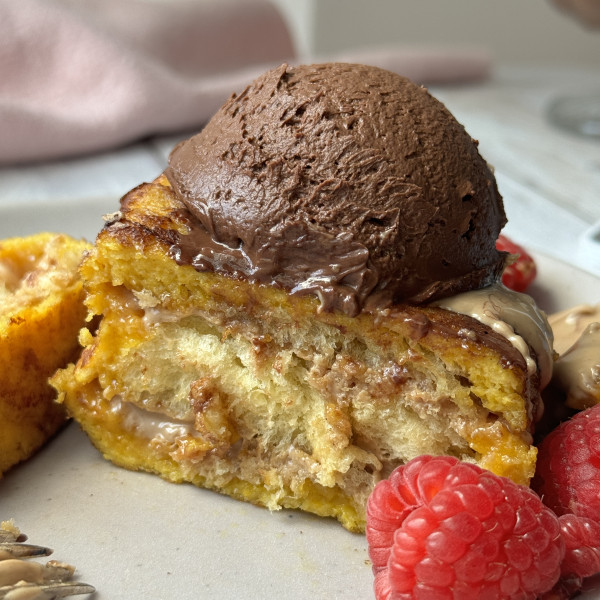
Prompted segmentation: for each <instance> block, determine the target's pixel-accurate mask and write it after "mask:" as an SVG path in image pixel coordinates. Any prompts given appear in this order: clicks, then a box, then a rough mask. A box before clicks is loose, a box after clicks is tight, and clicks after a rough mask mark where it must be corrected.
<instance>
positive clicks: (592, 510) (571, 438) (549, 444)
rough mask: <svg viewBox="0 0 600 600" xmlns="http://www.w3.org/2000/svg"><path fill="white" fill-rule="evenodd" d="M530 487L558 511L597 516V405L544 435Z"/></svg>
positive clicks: (599, 443)
mask: <svg viewBox="0 0 600 600" xmlns="http://www.w3.org/2000/svg"><path fill="white" fill-rule="evenodd" d="M531 487H532V488H533V489H534V490H535V491H536V492H537V493H538V494H539V495H540V496H541V498H542V499H543V501H544V504H546V506H549V507H550V508H551V509H552V510H553V511H554V512H555V513H556V514H557V515H564V514H567V513H573V514H575V515H577V516H579V517H587V518H590V519H594V520H598V519H600V405H596V406H594V407H592V408H588V409H586V410H584V411H582V412H579V413H577V414H575V415H574V416H573V417H572V418H571V419H569V420H568V421H565V422H564V423H562V424H561V425H559V426H558V427H557V428H556V429H554V430H553V431H551V432H550V433H549V434H548V435H547V436H546V437H545V438H544V440H543V441H542V443H541V444H540V445H539V448H538V458H537V465H536V473H535V477H534V478H533V481H532V482H531Z"/></svg>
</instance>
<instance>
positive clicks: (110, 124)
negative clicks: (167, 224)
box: [0, 0, 600, 275]
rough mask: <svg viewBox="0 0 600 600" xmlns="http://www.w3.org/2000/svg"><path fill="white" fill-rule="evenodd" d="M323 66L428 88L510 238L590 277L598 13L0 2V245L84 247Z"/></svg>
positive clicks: (598, 181) (364, 5)
mask: <svg viewBox="0 0 600 600" xmlns="http://www.w3.org/2000/svg"><path fill="white" fill-rule="evenodd" d="M326 60H344V61H349V62H363V63H367V64H373V65H377V66H381V67H384V68H388V69H391V70H393V71H396V72H398V73H400V74H402V75H406V76H408V77H409V78H411V79H413V80H414V81H416V82H417V83H420V84H423V85H426V86H427V87H428V88H429V90H430V91H431V92H432V93H433V95H434V96H436V97H437V98H439V99H440V100H441V101H442V102H444V103H445V104H446V106H447V107H448V108H449V109H450V111H451V112H452V113H453V114H454V115H455V116H456V117H457V119H458V120H459V121H460V122H461V123H462V124H463V125H464V126H465V128H466V129H467V131H468V132H469V133H470V134H471V136H472V137H473V138H475V139H477V140H478V141H479V148H480V151H481V154H482V155H483V156H484V157H485V158H486V160H487V161H488V162H489V163H490V164H491V165H493V167H494V168H495V172H496V177H497V179H498V182H499V186H500V190H501V192H502V194H503V196H504V199H505V206H506V210H507V214H508V218H509V224H508V226H507V230H506V233H508V234H511V235H513V236H514V237H515V238H517V240H518V241H522V242H524V243H526V244H527V245H528V247H529V248H532V249H540V250H541V251H543V252H544V253H546V254H550V255H552V256H554V257H557V258H560V259H561V260H562V259H566V260H568V261H570V262H572V263H574V264H576V265H577V266H580V267H582V268H585V269H588V270H591V271H592V272H594V273H597V274H598V275H600V0H526V1H523V0H451V1H449V0H19V1H18V2H15V1H14V0H0V75H1V77H0V124H1V128H0V190H1V194H0V237H8V236H10V235H23V234H26V233H32V232H34V231H36V230H39V229H40V228H45V229H55V230H56V229H60V230H62V231H65V232H67V233H72V234H80V235H85V236H87V237H89V238H93V237H94V236H95V233H96V232H97V230H98V229H99V227H101V225H102V220H101V215H102V214H103V213H107V212H113V211H114V210H116V208H117V207H118V199H119V198H120V197H121V196H122V195H124V194H125V193H126V192H127V191H128V190H130V189H131V188H133V187H135V186H137V185H138V184H139V183H141V182H143V181H148V180H151V179H153V178H154V177H156V176H157V175H158V174H160V173H161V172H162V170H164V168H165V167H166V165H167V162H168V157H169V153H170V151H171V150H172V148H173V147H174V145H175V144H176V143H177V142H178V141H180V140H181V139H184V138H186V137H189V136H190V135H193V134H194V133H196V132H198V131H199V130H200V129H201V128H202V127H203V126H204V124H205V123H206V122H207V120H208V119H209V118H210V117H211V116H212V115H213V114H214V112H215V111H216V110H217V109H218V107H219V106H220V105H221V104H222V103H223V102H224V101H225V99H226V98H227V97H229V96H230V95H231V94H232V93H234V92H236V93H239V92H240V91H241V90H243V89H244V87H245V86H246V85H247V84H248V83H249V82H250V81H251V80H252V79H254V78H255V77H256V76H257V75H259V74H260V73H262V72H263V71H264V70H266V69H267V68H271V67H274V66H277V65H280V64H281V63H283V62H290V63H298V62H316V61H326ZM572 97H575V98H572ZM565 114H566V116H565ZM582 114H584V115H585V119H584V120H583V121H582V120H581V119H580V117H581V115H582ZM574 119H575V120H577V121H578V123H581V122H583V123H584V126H585V129H586V130H585V132H583V131H582V130H581V126H580V125H577V127H579V129H577V128H575V127H572V126H571V124H572V122H573V120H574ZM24 207H35V210H34V211H31V210H29V208H27V209H26V210H27V211H28V212H27V217H28V218H26V219H25V218H23V211H24ZM57 207H60V209H59V210H57Z"/></svg>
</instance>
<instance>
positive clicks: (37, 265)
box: [0, 233, 90, 475]
mask: <svg viewBox="0 0 600 600" xmlns="http://www.w3.org/2000/svg"><path fill="white" fill-rule="evenodd" d="M89 247H90V244H88V243H87V242H84V241H79V240H75V239H73V238H71V237H69V236H66V235H59V234H52V233H40V234H36V235H33V236H29V237H23V238H12V239H8V240H4V241H2V242H0V371H1V372H2V377H0V475H1V474H2V473H4V472H5V471H6V470H7V469H8V468H9V467H12V466H13V465H15V464H17V463H19V462H21V461H22V460H25V459H26V458H28V457H29V456H31V455H32V454H33V453H34V452H35V451H36V450H37V449H38V448H40V447H41V446H42V445H43V444H44V442H45V441H46V440H47V439H48V438H49V437H50V436H52V435H53V434H54V433H55V432H56V431H57V430H58V428H59V427H60V426H61V425H62V424H63V423H64V422H65V420H66V411H65V409H64V407H63V406H60V405H59V404H57V403H56V402H55V398H56V391H55V390H54V389H53V388H52V387H51V386H50V385H49V384H48V378H49V377H50V375H52V374H53V373H54V371H56V369H58V368H59V367H64V366H65V365H67V364H68V363H69V362H70V361H72V360H74V359H75V358H76V356H77V353H78V352H79V350H80V347H79V343H78V332H79V330H80V329H81V327H83V325H84V324H85V316H86V308H85V306H84V304H83V286H82V282H81V279H80V278H79V271H78V267H79V263H80V262H81V259H82V256H83V253H84V251H85V250H86V249H88V248H89Z"/></svg>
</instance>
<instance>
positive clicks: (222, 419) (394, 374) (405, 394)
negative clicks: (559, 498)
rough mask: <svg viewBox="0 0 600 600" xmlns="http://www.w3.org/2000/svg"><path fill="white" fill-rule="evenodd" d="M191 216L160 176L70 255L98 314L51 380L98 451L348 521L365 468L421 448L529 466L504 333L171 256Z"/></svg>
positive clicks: (524, 395) (370, 471) (371, 477)
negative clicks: (73, 360)
mask: <svg viewBox="0 0 600 600" xmlns="http://www.w3.org/2000/svg"><path fill="white" fill-rule="evenodd" d="M189 219H190V216H189V213H188V212H187V210H186V207H185V205H184V204H183V203H182V201H181V200H180V199H179V198H178V196H177V195H176V194H175V193H174V191H173V189H172V187H171V186H170V184H169V182H168V180H167V178H166V177H165V176H161V177H160V178H158V179H157V180H156V181H155V182H153V183H150V184H144V185H141V186H139V187H138V188H136V189H135V190H133V191H132V192H130V193H129V194H128V195H127V196H126V197H125V198H124V199H123V201H122V211H121V213H119V214H117V215H116V216H115V217H114V220H113V221H112V222H111V223H109V224H107V226H106V227H105V229H104V230H103V231H102V232H101V233H100V235H99V236H98V239H97V241H96V245H95V248H94V249H93V250H92V251H91V253H90V254H89V256H87V258H86V259H85V260H84V262H83V264H82V269H81V274H82V277H83V280H84V282H85V288H86V292H87V300H86V302H87V305H88V307H89V310H90V313H91V314H92V315H102V320H101V323H100V326H99V328H98V330H97V332H95V333H91V332H86V330H84V334H83V335H82V336H81V340H82V342H83V343H84V345H85V349H84V351H83V353H82V355H81V358H80V359H79V361H78V362H77V364H76V365H71V366H70V367H68V368H67V369H66V370H62V371H59V372H58V373H57V374H56V375H55V377H54V378H53V380H52V383H53V385H54V386H56V387H57V389H58V390H59V392H60V397H61V399H62V400H63V401H64V403H65V405H66V406H67V408H68V410H69V412H70V413H71V414H72V415H73V416H74V417H75V418H76V419H77V420H78V421H79V422H80V423H81V425H82V427H83V429H84V430H85V431H86V432H87V433H88V434H89V436H90V438H91V440H92V441H93V443H94V444H95V445H96V446H97V447H98V448H99V450H100V451H101V452H102V453H103V454H104V455H105V456H106V457H107V458H108V459H110V460H112V461H114V462H115V463H116V464H119V465H122V466H124V467H127V468H130V469H140V470H145V471H150V472H154V473H158V474H160V475H162V476H163V477H164V478H166V479H168V480H171V481H177V482H183V481H187V482H192V483H194V484H196V485H199V486H202V487H206V488H211V489H214V490H217V491H219V492H222V493H224V494H228V495H230V496H232V497H234V498H238V499H242V500H246V501H249V502H253V503H255V504H259V505H264V506H266V507H268V508H270V509H276V508H279V507H291V508H302V509H304V510H307V511H310V512H313V513H316V514H318V515H323V516H332V517H335V518H337V519H339V521H340V522H341V523H342V524H343V525H344V526H345V527H346V528H348V529H350V530H353V531H360V530H362V529H363V528H364V525H365V504H366V500H367V497H368V495H369V493H370V492H371V490H372V488H373V486H374V484H375V483H376V482H377V481H378V480H379V479H381V478H382V477H385V476H386V475H388V474H389V473H390V471H391V470H392V469H393V468H394V467H396V466H397V465H399V464H400V463H403V462H405V461H407V460H409V459H411V458H413V457H415V456H417V455H420V454H425V453H433V454H450V455H454V456H457V457H459V458H461V459H464V460H469V461H474V462H476V463H478V464H479V465H481V466H483V467H485V468H488V469H490V470H492V471H494V472H495V473H498V474H500V475H505V476H508V477H511V478H512V479H513V480H515V481H517V482H520V483H527V482H528V481H529V478H530V477H531V476H532V474H533V470H534V465H535V448H534V447H533V446H532V445H531V435H530V431H531V425H532V420H533V415H534V414H535V413H536V411H537V405H538V402H539V392H538V389H537V387H538V378H537V375H533V376H531V375H530V374H529V375H528V371H527V365H526V363H525V360H524V358H523V356H522V355H521V353H520V352H518V351H517V350H516V349H515V348H514V347H513V345H511V344H510V343H509V342H508V341H507V339H506V338H505V337H502V336H500V335H498V334H497V333H495V332H494V331H493V330H492V329H490V328H489V327H486V326H484V325H482V324H481V323H479V322H478V321H476V320H474V319H472V318H470V317H468V316H464V315H460V314H456V313H453V312H450V311H447V310H443V309H440V308H433V307H426V306H423V307H416V306H409V305H406V304H397V305H395V306H393V307H391V308H387V309H381V310H375V311H372V312H370V311H362V312H361V313H360V314H358V315H356V316H349V315H346V314H343V313H340V312H331V311H325V310H321V309H320V304H319V300H318V299H317V298H316V297H313V296H309V295H293V294H289V293H288V292H287V291H286V290H285V289H282V288H281V287H277V286H272V285H263V284H260V283H252V282H249V281H247V280H245V279H243V278H234V277H227V276H223V275H221V274H219V273H216V272H212V271H201V270H197V269H195V268H194V267H193V266H191V265H179V264H178V263H177V262H176V260H174V259H173V257H172V256H171V254H170V249H171V248H172V247H173V245H174V244H175V243H176V241H177V239H178V237H179V236H181V235H185V234H186V232H188V231H189Z"/></svg>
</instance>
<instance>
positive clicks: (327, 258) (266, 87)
mask: <svg viewBox="0 0 600 600" xmlns="http://www.w3.org/2000/svg"><path fill="white" fill-rule="evenodd" d="M166 175H167V177H168V179H169V181H170V183H171V185H172V187H173V188H174V190H175V192H176V194H177V195H178V196H179V198H180V199H181V200H182V201H183V202H184V203H185V205H186V206H187V208H188V210H189V211H190V213H191V215H193V217H192V218H191V219H190V223H191V229H190V234H189V235H187V236H182V237H181V240H180V243H179V244H178V245H177V246H176V247H175V248H174V250H173V251H174V253H175V256H176V257H177V259H178V260H179V261H180V262H183V263H188V264H192V265H194V267H195V268H197V269H200V270H207V269H208V270H215V271H217V272H220V273H223V274H225V275H229V276H233V277H245V278H248V279H250V280H252V281H256V282H259V283H266V284H271V285H277V286H282V287H284V288H285V289H288V290H289V291H290V292H292V293H312V294H315V295H317V296H318V297H319V298H320V301H321V306H322V308H323V309H325V310H340V311H343V312H345V313H346V314H349V315H356V314H357V313H358V312H360V311H361V310H363V309H366V310H370V309H373V308H377V307H385V306H389V305H390V304H394V303H402V302H407V303H413V304H422V303H427V302H430V301H433V300H436V299H440V298H443V297H445V296H449V295H453V294H456V293H459V292H464V291H467V290H471V289H477V288H481V287H484V286H486V285H489V284H490V283H492V282H494V281H495V280H497V279H498V278H499V276H500V273H501V271H502V268H503V266H504V260H505V255H504V254H503V253H500V252H498V251H497V250H496V246H495V242H496V238H497V237H498V234H499V232H500V230H501V229H502V227H503V226H504V224H505V222H506V217H505V214H504V209H503V205H502V199H501V197H500V195H499V193H498V190H497V187H496V182H495V179H494V176H493V174H492V172H491V171H490V169H489V167H488V165H487V164H486V162H485V161H484V160H483V158H482V157H481V156H480V154H479V152H478V150H477V143H476V142H474V141H473V140H472V139H471V137H470V136H469V135H468V134H467V133H466V131H465V130H464V128H463V126H462V125H460V124H459V123H458V122H457V121H456V119H455V118H454V117H453V116H452V115H451V114H450V112H449V111H448V110H447V109H446V108H445V107H444V105H443V104H441V103H440V102H439V101H438V100H436V99H435V98H433V97H432V96H431V95H430V94H429V93H428V92H427V90H426V89H424V88H423V87H420V86H418V85H416V84H414V83H412V82H411V81H410V80H408V79H406V78H404V77H401V76H399V75H397V74H395V73H392V72H389V71H386V70H382V69H379V68H375V67H368V66H364V65H354V64H345V63H329V64H317V65H304V66H297V67H292V66H288V65H282V66H281V67H279V68H277V69H274V70H271V71H269V72H267V73H265V74H264V75H262V76H260V77H259V78H258V79H256V80H255V81H254V82H253V83H252V84H251V85H250V86H248V87H247V88H246V89H245V90H244V91H243V92H241V93H240V94H239V95H234V96H232V97H231V98H230V99H229V100H228V101H227V102H226V103H225V104H224V105H223V107H222V108H221V109H220V110H219V111H218V112H217V113H216V114H215V116H214V117H213V118H212V120H211V121H210V122H209V123H208V124H207V125H206V127H205V128H204V129H203V130H202V131H201V132H200V133H199V134H197V135H196V136H194V137H192V138H191V139H189V140H187V141H185V142H183V143H181V144H179V145H178V146H177V147H176V148H175V149H174V150H173V152H172V154H171V157H170V161H169V167H168V169H167V171H166Z"/></svg>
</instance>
